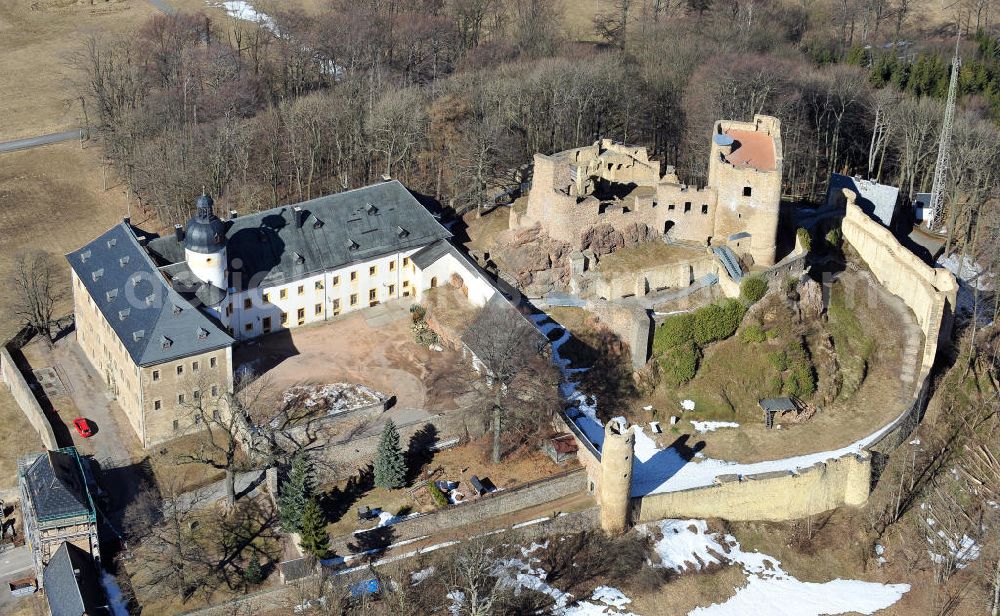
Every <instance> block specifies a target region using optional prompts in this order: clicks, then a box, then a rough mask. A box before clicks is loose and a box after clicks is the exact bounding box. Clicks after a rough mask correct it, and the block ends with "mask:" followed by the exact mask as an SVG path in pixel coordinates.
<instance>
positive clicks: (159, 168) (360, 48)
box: [73, 0, 1000, 243]
mask: <svg viewBox="0 0 1000 616" xmlns="http://www.w3.org/2000/svg"><path fill="white" fill-rule="evenodd" d="M703 5H704V6H703ZM605 6H606V7H607V8H606V11H610V13H607V14H605V13H602V14H601V15H599V16H598V18H597V19H596V20H595V24H594V28H595V29H594V33H595V35H601V36H604V38H606V40H607V41H608V42H609V43H611V44H609V45H598V44H592V43H586V44H585V43H580V42H574V41H572V40H570V38H569V37H568V36H566V35H565V34H564V33H565V32H566V29H565V27H564V26H563V23H562V19H563V17H564V13H565V11H564V10H563V6H562V4H560V3H558V2H556V0H517V1H516V2H503V3H501V2H497V1H496V0H422V1H419V2H410V3H402V2H397V1H384V0H370V1H364V2H356V3H348V2H342V1H340V0H336V1H333V2H331V3H330V4H329V5H328V7H327V9H325V10H324V11H322V12H321V13H320V14H319V15H318V16H317V15H306V14H305V13H303V12H301V11H300V10H297V9H294V8H288V7H285V8H280V7H275V8H274V9H272V17H273V18H274V20H275V23H276V24H277V25H276V26H275V27H274V28H273V29H272V28H271V27H270V26H269V25H268V24H267V23H264V22H261V23H252V22H248V21H239V20H228V21H221V22H214V21H212V20H210V19H209V18H207V17H205V16H204V15H189V14H179V15H174V16H157V17H155V18H152V19H151V20H150V21H149V22H148V23H147V24H146V25H145V27H143V28H142V29H141V30H140V31H139V32H137V33H135V34H134V35H133V36H129V37H121V38H113V37H95V38H92V39H91V40H89V41H88V43H87V45H86V46H85V47H84V49H82V50H80V52H79V54H78V55H77V56H76V57H75V58H74V60H73V63H74V64H75V68H76V69H77V70H76V71H75V74H76V76H77V83H78V87H79V88H80V89H81V92H82V94H84V95H85V96H87V97H88V98H89V99H90V100H91V103H90V104H89V105H88V107H87V108H88V109H96V110H97V113H96V115H97V117H96V118H94V120H95V121H96V126H97V128H98V130H99V134H100V136H101V138H102V140H103V143H104V147H105V149H106V153H107V155H108V157H109V159H110V160H111V161H112V162H113V164H114V165H115V166H116V167H117V169H118V171H119V173H120V175H121V176H122V177H123V178H124V180H125V182H126V183H127V186H128V188H129V189H130V191H131V192H132V194H133V195H134V196H136V197H137V198H138V199H139V200H140V202H141V203H142V204H144V205H145V206H147V207H149V208H151V209H152V210H153V211H154V212H155V213H156V215H157V216H158V218H159V220H160V222H161V223H162V224H164V225H167V224H171V223H174V222H178V221H180V220H182V219H184V218H185V217H186V216H187V215H188V209H189V207H190V205H189V204H190V202H191V198H192V196H193V195H196V194H197V193H198V191H200V190H201V188H202V186H206V188H207V189H208V190H209V191H211V192H212V193H214V194H216V195H220V196H221V197H222V199H223V202H224V203H225V204H226V205H227V206H228V207H231V208H234V209H239V210H246V211H252V210H259V209H263V208H268V207H272V206H274V205H277V204H280V203H287V202H292V201H299V200H304V199H309V198H311V197H316V196H319V195H322V194H327V193H330V192H335V191H338V190H343V189H345V188H352V187H357V186H361V185H365V184H368V183H371V182H373V181H377V180H378V179H379V178H381V177H383V176H392V177H395V178H398V179H400V180H401V181H403V182H404V183H405V184H406V185H407V186H408V187H410V188H411V189H412V190H414V191H417V192H419V193H423V194H426V195H428V196H431V197H433V198H435V199H437V200H439V201H440V202H441V203H442V204H443V205H445V206H449V207H451V208H453V209H455V210H456V211H459V212H461V211H464V210H466V209H469V208H472V207H476V206H479V205H483V204H484V203H485V202H488V201H489V200H490V198H491V197H490V195H492V194H494V193H496V192H498V191H499V190H501V189H503V188H509V187H512V186H515V185H516V184H517V182H518V181H519V179H520V178H519V177H518V174H517V170H518V169H519V168H522V167H523V166H525V165H526V164H527V163H529V162H530V161H531V156H532V154H533V153H535V152H539V151H540V152H552V151H556V150H560V149H564V148H568V147H571V146H575V145H579V144H582V143H587V142H590V141H593V140H595V139H596V138H598V137H611V138H614V139H618V140H622V141H626V142H631V143H637V144H642V145H645V146H647V147H649V148H650V149H651V150H652V152H653V153H654V154H656V155H657V156H658V157H659V158H660V159H661V160H662V161H663V162H664V163H665V164H673V165H675V166H676V167H677V169H678V172H679V173H680V175H681V177H682V179H684V180H686V181H688V182H689V183H692V184H699V183H702V182H703V181H704V179H705V172H706V160H705V159H706V156H707V153H708V147H707V135H708V133H709V130H710V127H711V125H712V123H713V122H714V121H715V120H716V119H719V118H735V119H748V118H750V117H751V116H752V115H753V114H754V113H760V112H764V113H768V114H773V115H776V116H778V117H779V118H780V119H781V121H782V124H783V132H784V161H785V163H784V164H785V177H784V192H785V195H786V197H787V198H788V199H789V201H791V202H804V203H815V202H818V201H819V200H821V199H822V197H823V195H824V194H825V191H826V180H827V178H828V177H829V174H830V173H831V172H847V173H852V174H853V173H857V174H863V175H870V176H872V177H875V178H878V179H880V180H881V181H883V182H887V183H892V184H897V185H899V186H900V187H901V189H902V193H903V194H904V195H905V196H912V195H913V194H914V193H916V192H918V191H926V190H928V189H929V185H930V182H931V179H932V175H933V165H934V161H935V155H936V152H937V146H938V133H939V129H940V122H941V116H942V109H943V101H942V100H941V98H940V97H939V96H933V94H934V93H935V92H936V91H935V90H931V91H929V93H928V94H920V95H918V94H915V92H923V90H921V89H919V88H918V89H914V88H912V87H910V88H906V87H901V86H905V84H903V83H901V82H900V83H895V82H898V81H899V80H898V79H897V78H895V77H892V78H890V81H889V82H888V83H882V82H880V81H879V79H878V78H876V73H877V72H878V71H877V70H876V69H877V67H876V66H875V64H874V60H872V61H869V62H868V65H869V66H865V65H864V64H865V61H864V60H863V59H862V60H859V59H858V57H854V58H853V59H850V58H848V56H849V55H851V53H852V49H855V48H856V47H852V46H856V45H857V44H858V43H859V41H860V42H871V43H879V42H881V41H883V40H886V37H890V36H891V37H895V36H897V35H899V34H900V32H902V33H906V34H910V35H912V34H914V29H913V27H912V26H911V25H910V22H911V21H917V20H916V19H912V15H911V12H912V11H913V10H915V6H914V5H913V4H912V3H910V2H907V0H901V2H896V3H894V2H891V1H890V0H886V1H883V2H879V1H877V0H870V1H869V2H867V3H865V4H864V6H863V7H862V6H857V3H856V2H850V1H848V0H845V2H844V3H843V6H841V7H840V8H841V9H843V14H849V15H850V20H849V21H847V22H844V21H837V20H834V22H835V23H833V24H831V23H825V24H823V26H822V27H821V26H819V25H814V24H816V23H817V19H818V18H819V17H821V16H823V15H824V14H825V13H824V12H823V10H820V8H818V7H817V6H812V5H798V4H796V5H791V4H788V5H786V4H782V3H761V2H753V1H752V0H743V1H733V2H731V3H715V4H713V3H702V4H698V3H692V2H689V3H687V4H681V3H672V2H667V1H662V2H661V1H653V2H650V1H648V0H647V1H642V2H640V1H632V2H624V1H618V2H609V3H606V4H605ZM977 6H978V5H977ZM964 8H965V12H964V13H961V14H960V15H961V16H962V23H963V25H964V26H966V27H970V25H974V24H973V22H972V21H970V20H974V22H975V23H978V24H979V25H980V27H984V26H985V27H990V20H989V19H990V16H991V15H992V13H991V10H990V9H991V7H990V6H989V4H984V5H983V6H982V7H978V8H976V11H978V16H977V15H976V13H975V12H974V11H973V10H972V8H969V7H964ZM826 9H827V10H832V9H831V8H830V7H826ZM834 13H836V11H834ZM956 14H957V15H958V14H959V13H956ZM892 20H895V22H894V23H890V24H888V25H887V23H886V22H887V21H892ZM952 36H953V33H949V32H943V33H941V36H938V38H937V39H934V40H932V41H929V42H928V43H927V44H926V45H924V48H923V51H922V52H921V53H923V54H924V55H922V56H921V58H923V57H925V56H927V57H933V58H937V59H938V60H937V62H938V63H939V64H940V65H941V66H943V67H947V64H948V59H949V58H948V56H949V55H950V46H949V45H947V44H945V43H947V42H948V41H949V40H950V38H951V37H952ZM983 37H985V38H983ZM977 40H979V41H980V43H979V44H978V47H976V46H975V45H973V44H971V43H970V44H968V45H966V46H965V47H963V49H964V53H965V55H966V57H968V58H969V59H970V60H971V59H972V58H973V57H976V58H979V60H977V61H980V64H982V63H984V62H993V61H994V60H995V59H996V58H993V57H992V55H991V54H995V52H996V49H997V46H995V45H994V46H992V47H990V46H989V45H986V46H984V45H983V44H982V41H993V40H995V39H993V38H990V37H989V36H988V35H986V34H982V33H981V35H980V38H979V39H977ZM880 48H883V49H884V47H880ZM888 53H890V54H893V53H895V52H892V51H891V50H890V52H888ZM905 53H908V52H905ZM899 54H900V55H898V57H897V56H895V55H894V56H891V57H890V60H891V61H892V62H894V63H896V64H899V63H905V62H906V61H907V58H906V56H905V54H904V52H903V51H901V52H899ZM928 54H932V55H928ZM933 54H937V55H933ZM854 56H857V54H854ZM981 56H982V57H981ZM986 56H989V57H986ZM881 57H884V54H883V56H881ZM817 58H821V59H822V58H826V59H827V60H821V61H817ZM831 58H832V60H831ZM849 60H850V61H849ZM921 61H922V60H921ZM859 64H861V65H862V66H859ZM894 66H895V65H894ZM984 66H985V65H984ZM989 66H992V65H989ZM911 68H912V69H913V70H911ZM894 70H896V69H894ZM928 70H930V69H928ZM943 70H945V71H946V68H945V69H943ZM906 71H907V75H911V74H912V75H916V73H917V72H918V71H917V70H916V65H914V67H907V68H906ZM946 75H947V73H946V72H945V76H946ZM913 79H916V77H911V81H912V80H913ZM935 79H937V78H935ZM938 81H940V79H938ZM963 83H964V81H963ZM992 83H993V82H992V81H989V82H988V83H987V85H988V86H989V87H993V86H992V85H989V84H992ZM876 85H877V86H878V87H876ZM984 87H985V86H984ZM982 100H983V99H982V97H978V98H977V96H975V95H971V94H970V95H968V96H963V97H962V100H961V101H960V102H961V107H962V109H960V110H959V114H958V120H957V122H956V135H955V139H954V144H953V147H954V154H953V161H954V164H953V173H952V174H951V176H950V183H951V185H952V188H954V190H951V191H949V192H948V195H949V199H948V203H949V204H950V205H952V206H953V207H951V208H950V212H949V213H948V214H947V216H948V220H949V223H950V226H951V227H952V228H954V229H958V230H960V231H962V234H960V235H961V236H960V237H957V238H956V241H957V243H963V242H968V241H971V238H972V236H973V235H974V229H975V228H976V223H975V218H976V214H975V210H976V209H977V207H976V206H977V204H979V203H980V202H981V201H982V200H983V199H984V196H985V194H986V193H987V191H988V190H989V189H990V188H991V187H992V186H993V184H994V183H995V182H996V180H997V173H998V168H997V165H996V164H995V163H994V161H995V159H996V157H997V156H998V154H1000V138H998V137H1000V134H998V131H997V124H996V122H995V120H994V119H993V118H991V112H990V108H989V106H988V105H983V104H982Z"/></svg>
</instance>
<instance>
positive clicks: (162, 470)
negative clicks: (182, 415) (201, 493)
mask: <svg viewBox="0 0 1000 616" xmlns="http://www.w3.org/2000/svg"><path fill="white" fill-rule="evenodd" d="M207 443H208V435H207V433H205V432H199V433H197V434H189V435H187V436H182V437H180V438H178V439H174V440H172V441H170V442H167V443H164V444H162V445H157V446H156V447H153V448H152V449H150V450H149V461H150V463H151V464H152V465H153V473H155V474H156V479H157V481H158V482H159V483H160V484H161V485H162V484H164V483H165V482H166V483H169V484H170V486H171V489H172V490H174V491H176V492H188V491H190V490H196V489H198V488H200V487H203V486H206V485H208V484H210V483H214V482H216V481H220V480H221V479H222V478H223V477H225V473H224V472H223V471H220V470H217V469H214V468H212V467H211V466H209V465H208V464H198V463H196V462H191V463H187V464H181V463H180V462H179V461H178V460H179V458H180V457H181V456H182V455H184V454H190V453H194V452H196V451H198V449H199V448H200V447H202V446H206V447H207V445H206V444H207ZM206 451H209V452H211V451H212V450H211V448H210V447H207V448H206Z"/></svg>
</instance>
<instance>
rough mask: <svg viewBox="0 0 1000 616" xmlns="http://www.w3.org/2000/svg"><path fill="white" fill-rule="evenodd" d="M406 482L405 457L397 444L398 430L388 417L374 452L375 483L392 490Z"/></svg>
mask: <svg viewBox="0 0 1000 616" xmlns="http://www.w3.org/2000/svg"><path fill="white" fill-rule="evenodd" d="M405 484H406V458H405V457H404V456H403V450H402V449H401V448H400V446H399V431H398V430H397V429H396V424H395V423H394V422H393V421H392V420H391V419H390V420H389V421H387V422H386V424H385V428H383V429H382V440H380V441H379V444H378V451H377V452H376V453H375V485H377V486H379V487H380V488H388V489H390V490H394V489H396V488H401V487H403V486H404V485H405Z"/></svg>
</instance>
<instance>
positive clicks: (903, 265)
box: [841, 189, 958, 377]
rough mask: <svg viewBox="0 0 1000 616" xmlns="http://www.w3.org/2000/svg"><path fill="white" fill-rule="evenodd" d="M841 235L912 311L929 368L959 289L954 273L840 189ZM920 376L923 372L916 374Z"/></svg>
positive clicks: (945, 334)
mask: <svg viewBox="0 0 1000 616" xmlns="http://www.w3.org/2000/svg"><path fill="white" fill-rule="evenodd" d="M843 193H844V198H845V201H846V214H845V216H844V220H843V222H842V223H841V228H842V230H843V233H844V239H845V240H847V241H848V243H850V245H851V246H852V247H853V248H854V249H855V250H856V251H857V253H858V255H859V256H860V257H861V258H862V259H863V260H864V262H865V264H866V265H867V266H868V268H869V269H870V270H871V272H872V274H873V275H874V276H875V278H876V279H877V280H878V282H879V284H881V285H882V286H883V287H885V289H886V290H888V291H889V292H890V293H892V294H893V295H896V296H898V297H899V298H900V299H902V300H903V302H904V303H905V304H906V305H907V307H909V309H910V310H912V311H913V314H914V315H915V316H916V318H917V323H918V324H919V325H920V329H921V331H923V333H924V340H925V341H926V342H925V344H924V353H923V358H922V368H921V369H922V372H924V373H926V372H929V371H930V367H931V365H932V364H933V363H934V357H935V355H936V354H937V347H938V344H939V343H940V341H943V340H947V339H948V338H949V337H950V336H951V319H952V314H953V311H954V307H955V297H956V294H957V293H958V283H957V282H956V281H955V277H954V275H952V273H951V272H949V271H948V270H946V269H944V268H933V267H931V266H929V265H927V264H926V263H924V262H923V261H922V260H921V259H920V258H919V257H917V256H916V255H915V254H913V253H912V252H910V251H909V250H908V249H907V248H906V247H904V246H902V245H901V244H900V243H899V242H898V241H897V240H896V238H895V237H894V236H893V235H892V232H891V231H889V230H888V229H886V228H885V227H884V226H882V225H881V224H879V223H878V222H877V221H875V220H874V219H872V218H871V217H870V216H868V215H867V214H865V213H864V211H863V210H862V209H861V208H860V207H859V206H858V205H857V203H856V202H855V199H856V195H855V194H854V193H853V192H852V191H850V190H848V189H844V191H843ZM923 376H925V374H922V375H921V377H923Z"/></svg>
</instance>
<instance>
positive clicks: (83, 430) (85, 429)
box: [73, 417, 94, 438]
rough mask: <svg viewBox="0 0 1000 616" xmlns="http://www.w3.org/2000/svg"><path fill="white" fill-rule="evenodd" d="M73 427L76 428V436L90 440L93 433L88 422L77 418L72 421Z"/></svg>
mask: <svg viewBox="0 0 1000 616" xmlns="http://www.w3.org/2000/svg"><path fill="white" fill-rule="evenodd" d="M73 427H74V428H76V432H77V434H79V435H80V436H82V437H83V438H90V436H91V435H92V434H93V433H94V430H93V429H92V428H91V427H90V422H89V421H87V420H86V419H85V418H83V417H77V418H76V419H74V420H73Z"/></svg>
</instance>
